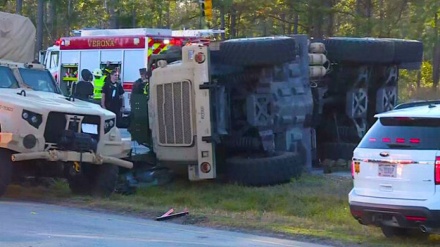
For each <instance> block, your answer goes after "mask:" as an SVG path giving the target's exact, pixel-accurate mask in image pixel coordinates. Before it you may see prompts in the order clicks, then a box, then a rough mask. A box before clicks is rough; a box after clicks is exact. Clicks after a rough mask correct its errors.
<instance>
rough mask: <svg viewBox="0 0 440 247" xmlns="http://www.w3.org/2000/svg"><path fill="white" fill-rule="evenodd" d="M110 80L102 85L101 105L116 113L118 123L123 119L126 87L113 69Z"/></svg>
mask: <svg viewBox="0 0 440 247" xmlns="http://www.w3.org/2000/svg"><path fill="white" fill-rule="evenodd" d="M109 78H110V79H109V81H108V82H106V83H104V86H103V87H102V97H101V106H102V107H103V108H105V109H107V110H109V111H111V112H113V113H115V114H116V123H119V122H120V121H121V119H122V110H123V108H125V107H124V105H123V104H124V100H123V95H124V93H125V92H124V89H123V88H122V85H121V83H119V82H118V73H117V71H116V70H113V71H112V72H111V73H110V75H109Z"/></svg>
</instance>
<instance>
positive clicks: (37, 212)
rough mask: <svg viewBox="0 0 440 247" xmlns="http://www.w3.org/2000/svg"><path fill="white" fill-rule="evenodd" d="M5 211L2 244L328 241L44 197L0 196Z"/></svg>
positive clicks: (182, 246)
mask: <svg viewBox="0 0 440 247" xmlns="http://www.w3.org/2000/svg"><path fill="white" fill-rule="evenodd" d="M0 215H1V223H0V246H2V247H3V246H5V247H39V246H44V247H52V246H57V247H61V246H62V247H70V246H72V247H73V246H75V247H77V246H80V247H86V246H87V247H88V246H100V247H101V246H105V247H116V246H118V247H119V246H124V247H125V246H127V247H132V246H142V247H144V246H149V247H156V246H157V247H158V246H161V247H167V246H179V247H186V246H188V247H189V246H211V247H217V246H218V247H220V246H228V247H229V246H234V247H235V246H237V247H238V246H251V247H260V246H265V247H271V246H278V247H279V246H298V247H324V245H317V244H309V243H302V242H297V241H290V240H285V239H277V238H270V237H261V236H256V235H250V234H244V233H237V232H229V231H221V230H213V229H206V228H201V227H196V226H189V225H179V224H174V223H169V222H159V221H154V220H146V219H139V218H134V217H126V216H121V215H113V214H107V213H99V212H93V211H88V210H82V209H75V208H68V207H61V206H55V205H47V204H39V203H24V202H13V201H4V200H0Z"/></svg>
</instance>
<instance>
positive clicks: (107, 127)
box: [104, 118, 116, 134]
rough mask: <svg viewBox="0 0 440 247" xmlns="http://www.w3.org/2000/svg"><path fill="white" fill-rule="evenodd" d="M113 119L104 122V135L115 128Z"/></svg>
mask: <svg viewBox="0 0 440 247" xmlns="http://www.w3.org/2000/svg"><path fill="white" fill-rule="evenodd" d="M115 121H116V120H115V118H112V119H107V120H105V121H104V133H105V134H107V132H109V131H110V130H111V129H112V128H113V127H115Z"/></svg>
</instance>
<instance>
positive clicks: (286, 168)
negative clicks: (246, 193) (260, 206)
mask: <svg viewBox="0 0 440 247" xmlns="http://www.w3.org/2000/svg"><path fill="white" fill-rule="evenodd" d="M301 156H302V155H299V154H295V153H290V152H281V153H277V154H276V155H275V156H272V157H251V158H247V157H243V156H236V157H232V158H230V159H226V178H227V180H228V181H229V182H231V183H237V184H240V185H245V186H267V185H276V184H282V183H288V182H289V181H290V179H292V178H293V177H299V176H300V174H301V172H302V169H303V165H304V158H303V157H301Z"/></svg>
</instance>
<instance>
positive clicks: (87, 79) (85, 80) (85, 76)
mask: <svg viewBox="0 0 440 247" xmlns="http://www.w3.org/2000/svg"><path fill="white" fill-rule="evenodd" d="M81 77H82V80H81V81H79V82H77V83H75V84H74V86H73V91H72V92H73V95H74V96H75V98H77V99H80V100H90V99H92V96H93V83H92V80H93V75H92V72H90V70H88V69H83V70H81Z"/></svg>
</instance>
